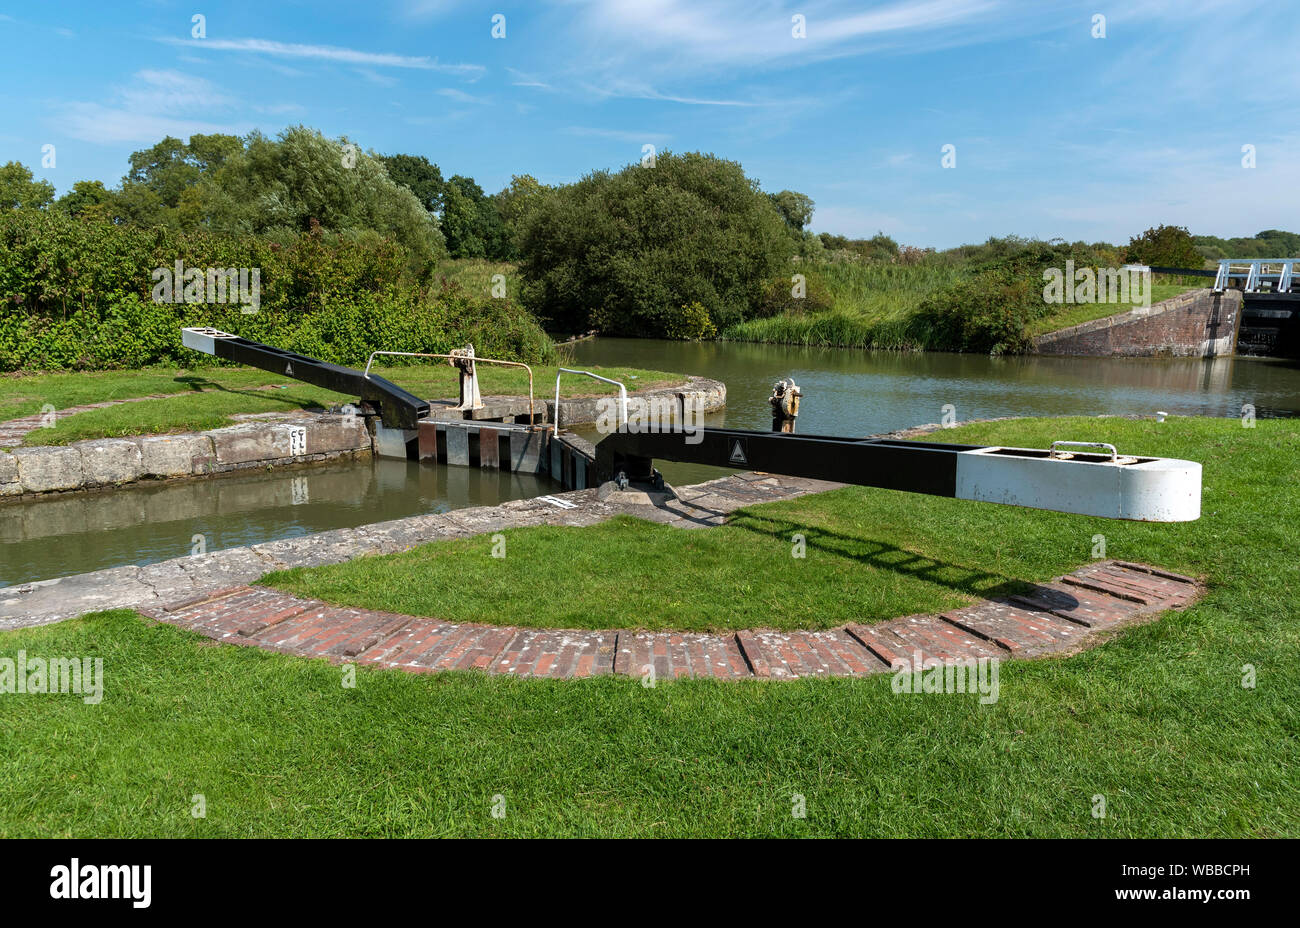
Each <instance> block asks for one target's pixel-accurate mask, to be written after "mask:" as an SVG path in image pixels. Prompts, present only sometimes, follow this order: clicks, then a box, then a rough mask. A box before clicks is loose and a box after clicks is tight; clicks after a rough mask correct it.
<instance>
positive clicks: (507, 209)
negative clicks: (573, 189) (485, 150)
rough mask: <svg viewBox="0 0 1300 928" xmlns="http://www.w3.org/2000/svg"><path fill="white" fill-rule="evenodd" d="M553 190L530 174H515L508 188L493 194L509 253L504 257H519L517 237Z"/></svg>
mask: <svg viewBox="0 0 1300 928" xmlns="http://www.w3.org/2000/svg"><path fill="white" fill-rule="evenodd" d="M554 189H555V188H553V187H548V186H546V185H545V184H543V183H541V182H540V181H538V180H537V178H536V177H533V176H532V175H531V174H515V175H514V176H512V177H511V178H510V186H508V187H506V188H504V189H502V190H500V191H498V192H497V193H495V194H493V196H492V201H493V204H494V205H495V206H496V210H497V214H498V215H499V216H500V217H501V223H502V225H504V226H505V235H506V241H507V243H508V248H509V253H508V255H507V256H506V257H510V258H517V257H518V256H519V237H520V236H521V235H522V234H523V230H524V227H525V225H526V224H527V220H528V216H529V214H530V213H531V212H532V211H533V209H534V208H536V206H537V205H538V204H539V203H541V202H542V199H543V198H544V197H545V196H546V194H547V193H549V192H551V191H552V190H554Z"/></svg>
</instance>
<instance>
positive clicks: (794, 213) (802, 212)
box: [768, 190, 813, 232]
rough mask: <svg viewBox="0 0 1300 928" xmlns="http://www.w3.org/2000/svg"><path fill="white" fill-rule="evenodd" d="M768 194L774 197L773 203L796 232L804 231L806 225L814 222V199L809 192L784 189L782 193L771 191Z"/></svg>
mask: <svg viewBox="0 0 1300 928" xmlns="http://www.w3.org/2000/svg"><path fill="white" fill-rule="evenodd" d="M768 196H770V197H771V198H772V204H773V205H774V206H775V207H776V208H777V211H778V212H779V213H780V214H781V217H782V218H783V219H785V222H786V225H788V226H789V227H790V228H792V229H794V230H795V231H796V232H802V231H803V229H804V226H806V225H808V223H810V222H812V217H813V201H812V197H810V196H808V195H807V194H803V193H795V192H794V191H793V190H782V191H781V192H780V193H770V194H768Z"/></svg>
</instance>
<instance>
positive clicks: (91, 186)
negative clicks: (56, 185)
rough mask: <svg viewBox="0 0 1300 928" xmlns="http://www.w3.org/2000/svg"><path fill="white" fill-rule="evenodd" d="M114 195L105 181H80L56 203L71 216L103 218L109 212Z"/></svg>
mask: <svg viewBox="0 0 1300 928" xmlns="http://www.w3.org/2000/svg"><path fill="white" fill-rule="evenodd" d="M112 199H113V193H112V191H111V190H109V189H108V188H107V187H105V186H104V183H103V181H98V180H79V181H77V182H76V183H75V184H73V185H72V189H71V190H69V191H68V192H67V193H65V194H64V195H63V196H61V197H59V199H58V200H57V201H56V202H55V205H56V206H58V207H59V209H61V210H63V211H64V212H65V213H67V214H68V215H69V216H103V215H106V214H107V213H108V212H109V209H110V207H109V206H108V204H109V203H110V202H111V201H112Z"/></svg>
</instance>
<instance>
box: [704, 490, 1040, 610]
mask: <svg viewBox="0 0 1300 928" xmlns="http://www.w3.org/2000/svg"><path fill="white" fill-rule="evenodd" d="M727 524H728V525H730V526H732V527H733V528H739V529H743V530H745V531H748V532H754V533H755V534H759V535H765V536H767V537H769V538H773V539H779V540H781V541H782V542H784V543H788V542H789V539H790V537H791V536H792V535H794V534H796V533H797V534H800V535H802V536H803V537H804V540H805V544H806V545H807V546H808V547H809V548H814V549H816V550H818V551H824V552H826V553H827V554H833V555H836V556H838V557H842V558H847V559H849V560H855V561H860V562H862V563H864V564H868V565H870V566H872V567H875V568H877V569H879V570H887V571H890V572H892V573H896V574H901V575H904V576H908V577H914V578H916V579H918V580H924V581H925V582H927V583H932V584H934V585H935V586H941V587H947V588H948V589H950V590H953V591H955V592H958V593H963V594H966V595H968V596H977V597H981V598H983V599H1005V598H1007V597H1010V596H1015V595H1022V596H1023V595H1032V594H1034V593H1036V592H1040V591H1041V590H1042V588H1041V587H1039V586H1038V585H1037V584H1035V583H1032V582H1030V581H1027V580H1019V579H1016V578H1015V577H1008V576H1006V575H1005V574H999V573H993V572H991V571H987V570H982V569H980V568H977V567H968V566H966V565H964V564H954V563H952V562H950V561H942V560H939V559H938V558H932V557H927V556H926V555H923V554H917V553H916V552H914V551H908V550H906V549H905V548H900V547H898V546H897V545H893V544H889V543H888V542H884V541H878V540H875V539H868V538H859V537H854V536H852V535H844V534H842V533H839V532H833V531H830V530H828V529H824V528H816V527H812V526H809V525H807V524H801V523H797V522H792V521H789V520H787V519H774V518H770V517H767V516H760V515H756V514H754V513H752V512H746V511H740V512H736V513H733V515H732V517H731V519H730V521H728V522H727Z"/></svg>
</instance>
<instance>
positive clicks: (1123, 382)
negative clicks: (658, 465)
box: [0, 339, 1300, 586]
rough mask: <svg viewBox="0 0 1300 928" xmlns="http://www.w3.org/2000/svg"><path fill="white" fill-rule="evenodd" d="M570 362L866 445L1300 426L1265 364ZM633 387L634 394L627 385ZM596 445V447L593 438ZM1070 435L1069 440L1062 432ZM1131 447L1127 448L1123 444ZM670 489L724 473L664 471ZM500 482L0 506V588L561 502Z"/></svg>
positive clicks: (197, 486) (865, 355) (674, 350)
mask: <svg viewBox="0 0 1300 928" xmlns="http://www.w3.org/2000/svg"><path fill="white" fill-rule="evenodd" d="M573 351H574V363H575V364H576V365H578V366H586V365H601V364H605V365H628V366H635V367H642V368H650V369H657V370H667V371H680V372H683V373H692V374H701V375H704V376H708V377H713V378H715V379H718V380H721V381H723V382H724V383H726V385H727V409H726V411H725V412H721V413H718V414H716V415H712V416H710V417H708V419H707V420H706V425H722V424H726V425H728V426H731V427H733V428H756V429H766V428H769V427H770V425H771V419H770V414H769V407H768V405H767V397H768V396H769V395H770V393H771V388H772V383H773V381H775V380H777V379H780V378H782V377H791V376H792V377H794V379H795V380H796V381H797V382H798V383H799V385H800V387H802V388H803V392H804V400H803V405H802V409H801V415H800V417H799V430H800V431H801V432H808V433H821V434H842V435H869V434H874V433H878V432H886V431H892V430H894V429H899V428H906V427H908V426H912V425H918V424H921V423H926V422H938V421H939V420H940V419H941V418H942V417H943V415H944V407H945V406H946V405H951V406H952V407H954V412H955V415H956V418H957V419H959V420H967V419H980V418H991V417H997V416H1053V415H1101V414H1111V415H1127V414H1136V415H1152V414H1154V413H1155V412H1156V411H1158V410H1163V411H1165V412H1168V413H1171V414H1173V415H1206V416H1234V417H1235V416H1239V415H1241V410H1242V406H1243V405H1244V404H1247V403H1249V404H1252V405H1253V406H1254V407H1255V410H1256V415H1257V416H1259V417H1260V418H1266V417H1275V416H1297V415H1300V365H1297V364H1295V363H1294V362H1285V361H1275V360H1268V359H1257V358H1227V359H1221V360H1215V361H1198V360H1187V359H1177V360H1146V359H1132V360H1105V359H1094V358H988V357H980V356H971V355H950V354H898V353H887V352H864V351H855V350H836V349H801V348H791V347H786V346H776V345H746V344H733V343H682V342H664V341H646V340H632V339H594V340H592V341H589V342H583V343H580V344H578V345H575V346H574V349H573ZM629 387H630V388H635V384H629ZM593 437H598V436H593ZM1062 437H1068V436H1062ZM1121 450H1123V449H1121ZM662 469H663V470H664V472H665V475H666V476H667V478H668V480H669V481H670V482H671V483H675V484H678V485H681V484H686V483H693V482H697V481H700V480H706V479H710V478H711V477H714V476H718V475H719V474H722V473H726V471H722V470H717V469H714V468H701V467H690V466H681V465H671V464H669V465H665V466H664V467H663V468H662ZM554 489H555V487H554V485H553V484H551V483H549V481H546V480H539V479H537V478H533V477H525V476H520V475H513V474H502V473H500V472H496V471H480V470H476V469H475V470H472V469H469V468H457V467H442V468H439V467H429V466H422V465H417V464H410V463H406V462H402V461H385V460H374V461H361V462H353V463H348V464H338V465H324V466H321V467H316V468H303V469H296V470H290V471H281V472H261V473H257V474H248V475H237V476H228V477H222V478H219V479H212V480H198V481H191V482H186V483H179V484H159V485H155V486H145V485H142V486H138V487H131V488H126V489H122V490H116V491H111V492H101V493H88V494H74V495H67V496H60V497H57V498H53V499H48V500H38V501H30V502H23V503H9V504H4V505H0V586H4V585H7V584H14V583H24V582H28V581H32V580H41V579H47V578H51V577H58V576H62V575H65V574H72V573H82V572H85V571H91V570H99V569H102V568H106V567H115V566H119V565H123V564H146V563H152V562H155V561H160V560H166V559H168V558H173V557H181V556H184V555H188V554H190V553H191V551H192V550H193V545H194V543H195V536H202V537H203V544H204V545H205V546H206V549H207V550H208V551H214V550H219V549H221V548H228V547H233V546H237V545H245V544H255V543H257V542H261V541H270V540H274V539H278V538H286V537H292V536H296V535H304V534H309V533H312V532H319V531H325V530H327V529H334V528H346V527H351V526H356V525H363V524H366V523H369V522H379V521H383V520H385V519H396V518H401V517H402V516H408V515H418V514H423V513H430V512H445V511H448V510H452V509H459V508H464V507H467V506H478V505H493V504H496V503H499V502H503V501H505V500H509V499H519V498H524V497H530V496H537V495H540V494H544V493H549V492H553V491H554Z"/></svg>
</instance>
